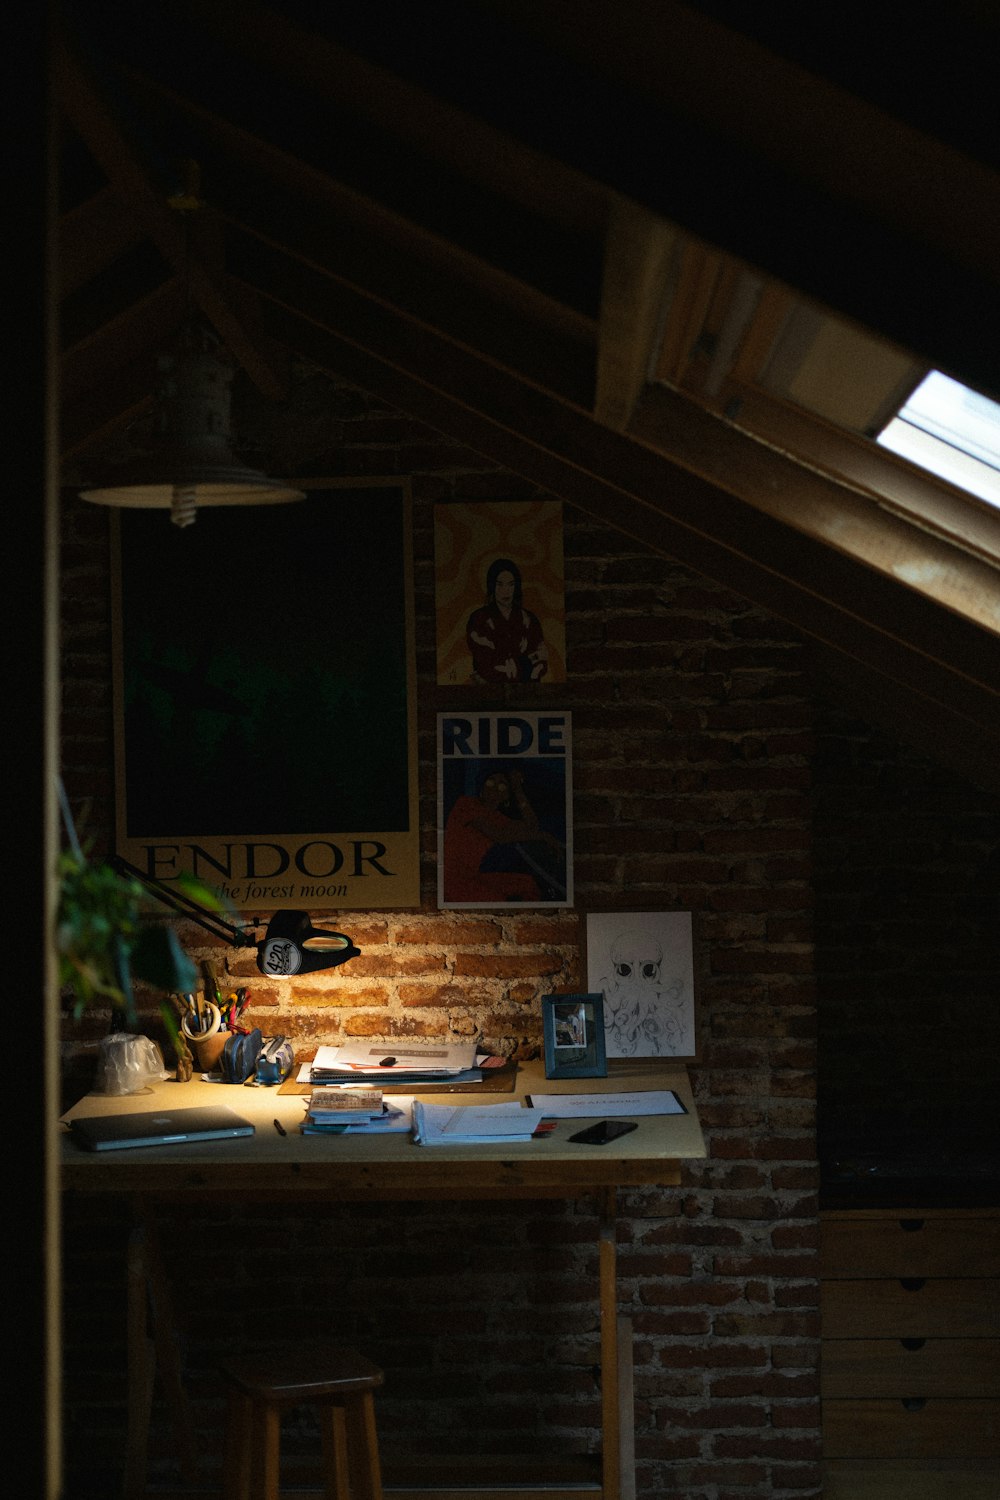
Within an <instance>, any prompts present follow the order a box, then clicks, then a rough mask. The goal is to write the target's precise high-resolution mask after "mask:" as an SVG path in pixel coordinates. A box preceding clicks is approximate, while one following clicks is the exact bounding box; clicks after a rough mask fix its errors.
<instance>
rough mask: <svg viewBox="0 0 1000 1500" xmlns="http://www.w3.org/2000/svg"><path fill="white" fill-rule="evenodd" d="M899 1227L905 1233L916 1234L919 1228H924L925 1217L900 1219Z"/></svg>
mask: <svg viewBox="0 0 1000 1500" xmlns="http://www.w3.org/2000/svg"><path fill="white" fill-rule="evenodd" d="M899 1227H900V1229H901V1230H902V1231H903V1233H904V1234H914V1233H915V1232H916V1231H917V1230H918V1229H923V1227H924V1220H923V1219H900V1221H899Z"/></svg>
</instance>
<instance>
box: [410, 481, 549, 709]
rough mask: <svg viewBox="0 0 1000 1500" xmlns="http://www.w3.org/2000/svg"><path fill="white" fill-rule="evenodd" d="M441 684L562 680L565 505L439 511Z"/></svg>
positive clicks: (500, 504)
mask: <svg viewBox="0 0 1000 1500" xmlns="http://www.w3.org/2000/svg"><path fill="white" fill-rule="evenodd" d="M434 567H435V577H434V588H435V613H436V622H437V680H438V682H439V683H446V684H448V685H449V686H455V685H460V684H463V683H464V684H469V685H478V686H483V685H486V686H492V687H496V686H504V685H505V684H507V683H519V682H539V683H543V684H547V683H551V682H565V681H566V603H565V578H564V571H563V529H562V503H561V501H559V500H527V501H496V502H493V501H480V502H477V503H475V504H473V503H460V504H454V505H436V506H435V507H434Z"/></svg>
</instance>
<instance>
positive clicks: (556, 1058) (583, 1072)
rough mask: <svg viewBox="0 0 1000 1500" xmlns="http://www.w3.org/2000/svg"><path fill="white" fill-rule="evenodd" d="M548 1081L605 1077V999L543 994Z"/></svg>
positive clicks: (596, 994) (597, 995)
mask: <svg viewBox="0 0 1000 1500" xmlns="http://www.w3.org/2000/svg"><path fill="white" fill-rule="evenodd" d="M542 1033H543V1036H544V1038H545V1076H546V1078H606V1077H607V1076H608V1061H607V1054H606V1050H605V1042H604V996H603V995H602V994H600V993H599V992H594V993H590V994H571V995H543V996H542Z"/></svg>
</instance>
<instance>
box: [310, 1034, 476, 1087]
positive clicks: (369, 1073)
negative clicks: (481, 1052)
mask: <svg viewBox="0 0 1000 1500" xmlns="http://www.w3.org/2000/svg"><path fill="white" fill-rule="evenodd" d="M475 1064H476V1044H475V1042H468V1043H466V1042H437V1043H435V1042H430V1043H413V1042H376V1043H372V1042H361V1043H355V1044H352V1045H345V1046H342V1047H320V1048H318V1049H317V1052H316V1056H315V1058H314V1059H313V1061H312V1063H311V1064H310V1066H309V1081H310V1082H311V1083H322V1084H330V1083H335V1084H344V1083H393V1084H407V1083H434V1082H441V1083H467V1082H477V1081H479V1080H481V1079H482V1073H481V1071H480V1070H479V1069H478V1068H477V1067H476V1065H475Z"/></svg>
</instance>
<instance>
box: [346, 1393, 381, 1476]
mask: <svg viewBox="0 0 1000 1500" xmlns="http://www.w3.org/2000/svg"><path fill="white" fill-rule="evenodd" d="M344 1416H345V1417H346V1419H347V1451H348V1454H349V1457H350V1465H351V1486H352V1489H353V1494H354V1500H382V1470H381V1466H380V1464H379V1456H378V1436H377V1434H376V1431H375V1398H374V1396H373V1395H372V1393H371V1391H363V1392H362V1393H361V1394H360V1395H359V1396H356V1397H353V1398H352V1399H351V1400H350V1401H348V1402H346V1403H345V1408H344Z"/></svg>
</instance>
